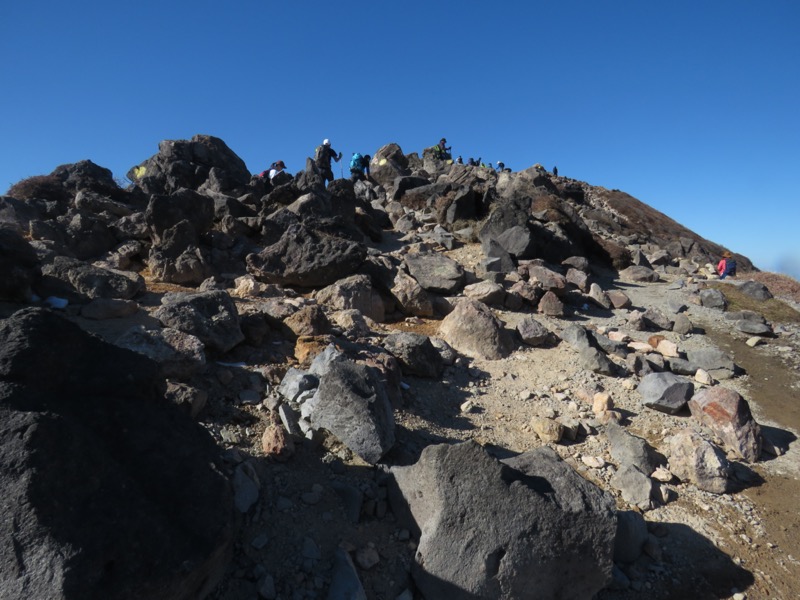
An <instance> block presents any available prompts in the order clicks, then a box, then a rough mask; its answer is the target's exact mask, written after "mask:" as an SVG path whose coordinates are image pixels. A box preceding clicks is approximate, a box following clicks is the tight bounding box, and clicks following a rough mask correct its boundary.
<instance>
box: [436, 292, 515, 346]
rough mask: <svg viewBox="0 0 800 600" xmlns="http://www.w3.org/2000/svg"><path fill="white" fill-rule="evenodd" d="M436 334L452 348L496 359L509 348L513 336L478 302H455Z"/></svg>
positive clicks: (465, 300) (466, 300) (511, 344)
mask: <svg viewBox="0 0 800 600" xmlns="http://www.w3.org/2000/svg"><path fill="white" fill-rule="evenodd" d="M439 335H440V336H441V337H442V338H443V339H444V340H445V341H446V342H447V343H448V344H450V345H451V346H453V348H455V349H456V350H458V351H459V352H461V353H462V354H466V355H467V356H471V357H475V358H484V359H488V360H497V359H500V358H505V357H506V356H508V355H509V354H510V353H511V351H512V350H513V340H512V338H511V335H510V333H509V332H508V331H507V330H506V329H505V328H504V327H503V324H502V323H501V322H500V321H499V320H498V319H497V317H495V316H494V315H493V314H492V312H491V310H490V309H489V308H488V307H487V306H486V305H485V304H482V303H480V302H476V301H475V300H468V299H464V300H461V301H460V302H458V303H457V304H456V306H455V308H454V309H453V312H451V313H450V314H449V315H447V316H446V317H445V318H444V320H443V321H442V324H441V326H440V327H439Z"/></svg>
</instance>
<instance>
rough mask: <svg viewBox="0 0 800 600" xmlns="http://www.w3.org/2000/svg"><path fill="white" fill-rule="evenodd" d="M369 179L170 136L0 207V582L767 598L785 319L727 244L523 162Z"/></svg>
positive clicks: (788, 466) (787, 355) (789, 312)
mask: <svg viewBox="0 0 800 600" xmlns="http://www.w3.org/2000/svg"><path fill="white" fill-rule="evenodd" d="M370 173H371V174H370V177H369V178H367V179H362V180H355V181H353V180H345V179H337V180H334V181H333V182H331V183H330V184H329V185H327V186H325V184H324V179H323V177H322V174H321V173H319V172H318V170H317V167H316V166H315V164H314V161H312V160H311V159H309V160H308V161H307V165H306V169H305V170H304V171H302V172H300V173H298V174H296V175H295V176H292V175H289V174H287V173H285V172H284V173H281V174H279V175H278V176H276V177H275V178H274V179H272V180H269V179H265V178H261V177H258V176H252V175H251V174H250V173H249V172H248V170H247V168H246V166H245V164H244V162H243V161H242V160H241V159H240V158H239V157H238V156H237V155H236V154H235V153H234V152H233V151H232V150H231V149H230V148H228V147H227V145H226V144H225V143H224V142H223V141H222V140H219V139H217V138H213V137H209V136H195V137H194V138H192V139H191V140H178V141H164V142H162V143H161V144H160V145H159V152H158V153H157V154H156V155H154V156H152V157H151V158H149V159H147V160H145V161H144V162H142V163H141V164H140V165H138V166H136V167H134V168H132V169H131V170H130V171H129V173H128V178H129V180H130V181H131V184H130V185H129V186H128V187H126V188H121V187H120V186H119V185H118V184H117V183H116V182H115V181H114V179H113V177H112V174H111V172H110V171H108V170H107V169H104V168H102V167H100V166H98V165H95V164H93V163H92V162H90V161H82V162H79V163H75V164H70V165H64V166H61V167H58V168H57V169H56V170H55V171H53V173H51V174H50V175H45V176H39V177H32V178H30V179H27V180H24V181H21V182H19V183H18V184H16V185H14V186H12V188H11V189H9V190H8V192H7V195H5V196H2V197H0V250H2V252H0V299H1V300H2V302H1V303H0V308H2V314H0V317H2V318H1V319H0V411H2V413H3V418H2V419H1V420H0V448H2V450H0V462H1V463H2V471H0V473H2V479H3V490H4V491H5V493H4V494H3V499H2V516H3V518H2V519H0V527H2V528H3V535H2V538H1V539H2V542H0V591H2V594H0V596H2V597H3V598H9V599H22V598H29V597H36V598H62V599H74V598H81V599H84V598H89V599H91V598H98V599H99V598H103V599H109V598H112V599H120V600H122V599H126V600H127V599H134V598H137V599H138V598H148V599H159V598H163V599H165V600H166V599H186V600H189V599H199V598H211V599H214V600H250V599H253V600H256V599H259V598H263V599H272V600H275V599H282V600H289V599H291V600H302V599H328V600H335V599H340V598H341V599H361V598H365V599H366V598H369V599H376V600H377V599H381V600H413V599H425V600H438V599H440V598H454V599H460V598H463V599H478V598H486V599H509V600H510V599H517V598H520V599H521V598H587V599H588V598H601V599H607V600H616V599H623V598H641V597H647V598H689V597H692V598H728V597H734V598H737V599H739V600H741V599H743V598H772V597H789V596H790V595H796V594H797V591H798V588H797V587H795V586H796V584H795V583H794V582H795V581H796V579H797V576H798V575H800V565H798V561H797V559H796V558H795V557H794V556H793V555H792V552H794V553H795V555H796V556H800V555H798V554H797V552H800V544H799V543H798V542H797V540H795V539H794V537H796V536H793V535H792V533H793V532H795V531H796V530H797V528H798V527H800V518H798V517H797V516H796V514H794V513H795V512H796V511H794V510H793V509H786V506H790V504H789V503H790V502H791V499H792V498H793V496H792V495H791V494H792V493H795V492H797V491H800V485H798V484H797V482H798V480H799V479H800V469H798V468H797V464H799V463H798V461H797V449H796V448H795V444H794V442H795V440H796V431H797V429H798V428H800V414H798V409H797V407H795V406H794V403H793V402H791V399H792V397H794V398H796V397H797V389H798V387H800V385H798V379H797V375H798V359H797V356H798V352H797V351H798V347H799V346H800V335H798V323H799V322H800V315H798V313H797V312H796V311H795V310H794V309H792V308H791V307H789V306H787V304H786V303H784V302H783V301H782V300H781V299H776V298H773V297H772V294H771V292H770V290H769V288H768V287H767V286H765V285H764V284H762V283H760V282H759V281H758V280H757V278H756V277H748V273H755V269H754V267H753V265H752V264H751V262H750V261H749V260H748V259H747V258H746V257H744V256H741V255H736V254H734V256H735V258H736V260H737V262H738V265H739V276H738V277H737V278H735V279H733V280H731V279H726V280H725V281H719V280H718V278H717V277H716V274H715V271H714V267H713V265H714V264H715V262H716V260H718V257H719V256H720V255H721V254H722V252H723V251H724V250H725V249H724V248H722V247H721V246H719V245H717V244H714V243H713V242H710V241H708V240H705V239H703V238H702V237H700V236H698V235H697V234H695V233H693V232H691V231H690V230H688V229H686V228H685V227H682V226H681V225H679V224H678V223H676V222H674V221H673V220H671V219H669V218H668V217H667V216H665V215H663V214H661V213H659V212H658V211H656V210H654V209H653V208H651V207H649V206H647V205H646V204H644V203H642V202H640V201H638V200H636V199H635V198H632V197H630V196H628V195H626V194H624V193H622V192H619V191H616V190H614V191H609V190H606V189H603V188H599V187H595V186H592V185H589V184H587V183H584V182H580V181H576V180H573V179H569V178H565V177H558V176H554V175H552V174H550V173H548V172H547V171H546V170H544V169H543V168H541V167H540V166H538V165H537V166H534V167H531V168H529V169H526V170H523V171H519V172H508V171H504V172H499V173H498V172H495V171H493V170H491V169H487V168H482V167H472V166H466V165H458V164H450V163H447V162H443V161H440V160H438V159H437V158H436V157H435V156H434V155H433V154H432V153H430V152H429V151H428V150H426V151H424V152H423V154H422V156H421V157H420V156H419V155H417V154H405V153H403V151H402V149H401V148H400V147H399V146H398V145H397V144H388V145H386V146H383V147H382V148H380V149H379V150H377V151H376V152H375V153H374V154H373V158H372V162H371V165H370ZM776 307H780V310H778V309H777V308H776ZM768 369H771V370H768ZM776 373H777V374H778V375H779V376H776V375H775V374H776ZM770 378H771V381H770ZM764 381H769V384H770V386H771V387H770V388H769V391H766V390H767V388H765V384H764ZM775 395H777V396H779V398H778V399H777V400H776V402H777V403H778V404H777V405H776V406H778V408H775V407H774V406H773V405H772V404H770V405H769V406H771V407H772V410H773V412H770V410H769V409H768V407H767V405H766V404H765V403H762V402H760V398H762V397H763V398H765V399H766V398H773V397H774V396H775ZM773 481H775V482H780V485H781V486H782V487H780V488H779V490H780V491H781V492H782V493H785V494H788V496H787V499H786V503H787V504H786V505H784V504H781V502H780V500H778V499H776V497H773V496H771V495H768V494H767V492H768V491H769V490H771V489H772V487H771V486H772V485H776V484H773V483H772V482H773ZM764 490H766V491H767V492H764V493H765V496H764V497H763V498H759V494H760V493H761V492H760V491H764ZM767 540H769V541H767Z"/></svg>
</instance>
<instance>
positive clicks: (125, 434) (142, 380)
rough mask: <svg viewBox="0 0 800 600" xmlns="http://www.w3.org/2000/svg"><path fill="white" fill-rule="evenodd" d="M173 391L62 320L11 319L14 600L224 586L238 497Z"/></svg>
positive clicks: (5, 414)
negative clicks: (176, 402) (221, 583)
mask: <svg viewBox="0 0 800 600" xmlns="http://www.w3.org/2000/svg"><path fill="white" fill-rule="evenodd" d="M165 391H166V386H165V382H164V379H163V378H162V377H161V376H160V373H159V367H158V365H157V364H156V363H155V362H153V361H152V360H150V359H149V358H147V357H145V356H142V355H140V354H136V353H134V352H131V351H129V350H125V349H122V348H117V347H115V346H112V345H110V344H107V343H105V342H103V341H102V340H100V339H99V338H97V337H95V336H92V335H89V334H87V333H85V332H83V331H82V330H80V329H79V328H78V327H77V326H76V325H74V324H72V323H70V322H69V321H67V320H66V319H64V318H62V317H60V316H59V315H57V314H55V313H52V312H50V311H46V310H41V309H26V310H23V311H20V312H18V313H15V314H14V315H13V316H12V317H10V318H8V319H5V320H4V321H2V322H0V485H1V486H2V490H3V494H2V496H1V497H0V581H1V582H2V584H0V587H2V596H3V598H4V599H8V600H28V599H30V598H52V599H58V600H67V599H72V598H87V599H98V600H99V599H101V598H102V599H111V600H131V599H133V598H148V599H152V600H194V599H198V598H203V597H205V596H206V595H207V594H208V593H209V591H210V590H211V589H213V587H214V586H215V585H216V584H217V583H218V581H219V580H220V578H221V577H222V575H223V574H224V571H225V568H226V566H227V563H228V560H229V558H230V556H231V554H232V550H233V542H234V537H233V530H234V521H233V495H232V491H231V486H230V484H229V482H228V480H227V479H226V477H225V476H224V475H223V474H222V473H223V465H222V464H221V462H220V460H219V450H218V449H217V447H216V445H215V444H214V442H213V440H212V439H211V437H210V436H209V435H208V434H207V433H206V431H205V430H204V429H203V428H202V427H200V426H198V425H196V424H195V423H193V422H192V421H191V419H190V417H189V416H188V415H186V414H184V411H182V410H181V409H180V408H178V407H177V406H175V405H173V404H172V403H171V402H169V401H167V400H166V399H165ZM165 457H168V460H166V459H165ZM187 507H190V510H187Z"/></svg>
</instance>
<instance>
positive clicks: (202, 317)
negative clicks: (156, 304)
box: [153, 291, 244, 352]
mask: <svg viewBox="0 0 800 600" xmlns="http://www.w3.org/2000/svg"><path fill="white" fill-rule="evenodd" d="M161 304H162V306H161V307H160V308H158V309H157V310H155V311H154V312H153V316H154V317H155V318H156V319H158V320H159V321H161V322H162V323H163V324H164V325H165V326H166V327H172V328H174V329H178V330H179V331H183V332H184V333H189V334H191V335H193V336H195V337H197V338H198V339H199V340H200V341H201V342H203V344H205V345H206V347H208V348H210V349H211V350H214V351H216V352H227V351H228V350H231V349H232V348H234V347H235V346H236V345H238V344H239V343H240V342H242V341H244V334H243V333H242V329H241V327H240V326H239V313H238V312H237V310H236V305H235V304H234V302H233V300H232V299H231V297H230V296H229V295H228V294H227V293H226V292H223V291H213V292H198V293H192V292H172V293H168V294H165V295H164V297H163V298H161Z"/></svg>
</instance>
